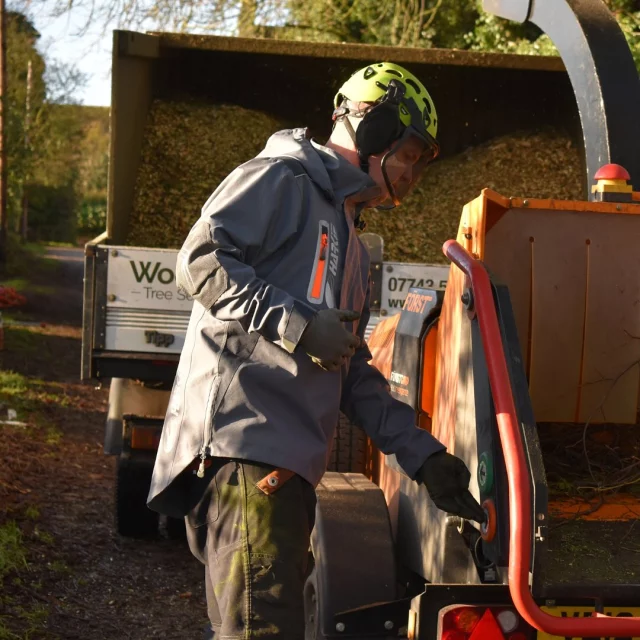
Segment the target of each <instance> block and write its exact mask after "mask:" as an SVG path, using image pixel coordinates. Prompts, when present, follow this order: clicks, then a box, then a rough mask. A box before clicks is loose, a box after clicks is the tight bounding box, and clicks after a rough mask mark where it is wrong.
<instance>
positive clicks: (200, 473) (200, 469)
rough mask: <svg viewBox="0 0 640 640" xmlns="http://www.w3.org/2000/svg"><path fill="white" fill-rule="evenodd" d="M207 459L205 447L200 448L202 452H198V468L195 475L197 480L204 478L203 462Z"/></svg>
mask: <svg viewBox="0 0 640 640" xmlns="http://www.w3.org/2000/svg"><path fill="white" fill-rule="evenodd" d="M206 459H207V450H206V448H205V447H202V451H201V452H200V466H199V467H198V473H197V474H196V475H197V476H198V478H204V461H205V460H206Z"/></svg>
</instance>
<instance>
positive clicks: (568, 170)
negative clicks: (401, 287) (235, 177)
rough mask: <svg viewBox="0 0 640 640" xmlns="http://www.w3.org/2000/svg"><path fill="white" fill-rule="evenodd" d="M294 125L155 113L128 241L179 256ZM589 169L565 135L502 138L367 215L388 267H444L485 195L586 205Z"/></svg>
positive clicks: (253, 114)
mask: <svg viewBox="0 0 640 640" xmlns="http://www.w3.org/2000/svg"><path fill="white" fill-rule="evenodd" d="M288 126H290V125H289V124H287V123H285V122H282V121H280V120H278V119H276V118H274V117H272V116H269V115H267V114H265V113H262V112H260V111H254V110H250V109H245V108H242V107H238V106H235V105H212V104H205V103H193V102H186V101H185V102H165V101H160V100H156V101H155V102H154V104H153V105H152V107H151V109H150V112H149V117H148V122H147V126H146V130H145V136H144V142H143V147H142V159H141V164H140V169H139V171H138V176H137V180H136V188H135V197H134V205H133V211H132V215H131V219H130V227H129V235H128V240H127V243H128V244H130V245H138V246H148V247H165V248H179V247H180V246H181V245H182V242H183V241H184V239H185V237H186V235H187V233H188V232H189V229H190V228H191V226H192V225H193V224H194V222H195V221H196V220H197V219H198V217H199V215H200V210H201V208H202V206H203V205H204V203H205V202H206V200H207V198H208V197H209V196H210V195H211V193H212V192H213V191H214V190H215V188H216V187H217V186H218V184H220V182H221V181H222V180H223V179H224V178H225V177H226V176H227V175H228V174H229V173H231V171H233V169H235V167H237V166H238V165H240V164H242V163H243V162H246V161H247V160H250V159H251V158H253V157H254V156H255V155H256V154H258V153H259V152H260V151H261V150H262V149H263V147H264V145H265V143H266V142H267V140H268V139H269V137H270V136H271V135H272V134H273V133H275V132H276V131H279V130H281V129H284V128H287V127H288ZM582 171H583V169H582V162H581V159H580V153H579V150H578V149H577V147H576V146H575V144H572V143H571V140H570V138H569V136H568V134H566V133H564V132H560V131H556V130H546V131H544V132H535V133H527V132H522V133H518V134H516V135H510V136H504V137H500V138H496V139H494V140H492V141H490V142H488V143H485V144H483V145H479V146H477V147H474V148H472V149H469V150H467V151H465V152H463V153H460V154H458V155H456V156H453V157H449V158H445V159H443V160H440V161H438V162H436V163H435V164H434V165H433V166H431V167H429V168H428V169H427V171H426V172H425V175H424V176H423V178H422V179H421V181H420V183H419V184H418V185H417V187H416V189H415V191H414V192H413V193H412V194H411V196H410V197H409V198H407V200H406V201H405V202H404V203H403V205H402V207H400V208H399V209H397V210H396V211H375V210H370V211H367V212H366V213H365V216H364V217H365V219H366V221H367V231H370V232H373V233H379V234H380V235H382V236H383V238H384V240H385V257H386V259H387V260H397V261H402V262H441V263H442V262H444V257H443V255H442V250H441V247H442V244H443V242H444V241H445V240H447V239H448V238H453V237H455V234H456V230H457V227H458V221H459V219H460V214H461V212H462V207H463V206H464V205H465V204H466V203H467V202H468V201H470V200H472V199H473V198H475V197H476V196H477V195H478V194H479V193H480V191H481V189H483V188H485V187H491V188H492V189H495V190H496V191H498V192H499V193H501V194H502V195H505V196H528V197H531V198H536V197H539V198H549V197H556V198H562V199H580V198H581V197H582V175H583V174H582Z"/></svg>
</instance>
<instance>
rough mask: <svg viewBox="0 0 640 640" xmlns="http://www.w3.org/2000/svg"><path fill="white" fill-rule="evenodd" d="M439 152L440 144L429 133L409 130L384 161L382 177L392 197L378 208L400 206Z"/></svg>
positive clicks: (386, 155)
mask: <svg viewBox="0 0 640 640" xmlns="http://www.w3.org/2000/svg"><path fill="white" fill-rule="evenodd" d="M439 151H440V148H439V146H438V143H437V142H436V141H435V139H434V138H432V137H431V136H430V135H429V134H428V133H427V134H426V135H424V134H423V133H418V132H417V131H416V130H415V129H413V127H408V128H407V129H406V130H405V132H404V134H403V135H402V136H401V137H400V138H399V139H398V140H397V141H396V143H395V144H394V145H393V146H392V147H391V149H389V151H387V153H385V155H384V156H383V158H382V163H381V169H382V176H383V178H384V181H385V184H386V187H387V190H388V192H389V197H388V201H385V202H383V203H382V204H380V205H378V206H377V208H378V209H393V208H394V207H397V206H398V205H399V204H400V202H401V201H402V199H403V198H404V197H405V196H406V195H407V194H408V193H409V191H411V189H412V188H413V186H414V185H415V184H416V182H417V181H418V180H419V179H420V176H421V175H422V173H423V171H424V169H425V167H426V166H427V165H428V164H429V163H430V162H433V161H434V160H435V159H436V157H437V156H438V153H439Z"/></svg>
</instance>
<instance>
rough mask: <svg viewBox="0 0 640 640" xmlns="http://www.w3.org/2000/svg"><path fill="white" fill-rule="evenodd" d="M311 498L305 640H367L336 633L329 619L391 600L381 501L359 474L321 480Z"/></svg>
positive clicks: (389, 543) (387, 528) (391, 557)
mask: <svg viewBox="0 0 640 640" xmlns="http://www.w3.org/2000/svg"><path fill="white" fill-rule="evenodd" d="M316 492H317V496H318V503H317V507H316V525H315V528H314V531H313V534H312V537H311V545H312V549H313V555H314V560H315V569H314V572H313V575H312V576H311V577H310V579H309V581H308V582H307V588H306V589H305V595H306V597H305V609H306V610H305V616H306V621H307V632H306V634H305V637H306V638H317V639H320V638H330V637H342V636H344V635H345V634H346V635H349V636H350V637H362V638H364V637H370V634H366V635H360V634H359V633H358V629H347V628H342V627H343V626H344V624H343V623H339V622H337V621H336V618H335V616H336V615H337V614H339V613H341V612H344V611H348V610H352V609H356V608H360V607H363V606H367V605H371V604H374V603H381V602H390V601H393V600H394V599H395V598H396V591H397V585H396V563H395V553H394V545H393V539H392V536H391V523H390V520H389V514H388V512H387V505H386V502H385V499H384V495H383V493H382V491H381V489H380V488H379V487H378V486H376V485H375V484H373V483H372V482H371V481H369V480H368V479H367V478H365V477H364V476H363V475H361V474H357V473H335V472H327V473H326V474H325V476H324V478H323V479H322V482H321V483H320V485H319V486H318V488H317V490H316ZM337 625H340V629H337V628H336V627H337ZM385 631H386V629H385V628H384V626H382V627H381V628H380V630H379V632H380V633H381V635H383V636H384V635H385ZM387 632H388V631H387ZM375 635H376V636H377V635H378V633H376V634H375ZM390 635H395V634H394V633H391V634H390Z"/></svg>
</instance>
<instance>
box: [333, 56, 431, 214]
mask: <svg viewBox="0 0 640 640" xmlns="http://www.w3.org/2000/svg"><path fill="white" fill-rule="evenodd" d="M350 103H351V106H350ZM354 103H367V104H368V105H370V106H368V107H367V108H366V109H361V110H354V108H353V106H352V105H353V104H354ZM345 116H356V117H360V118H362V121H361V122H360V123H359V125H358V127H357V129H356V130H354V129H353V127H352V125H351V123H350V122H349V119H348V118H346V117H345ZM333 119H334V121H336V120H341V121H343V122H344V124H345V125H346V128H347V130H348V131H349V134H350V135H351V138H352V140H353V142H354V144H355V146H356V149H357V151H358V156H359V158H360V167H361V168H362V169H363V171H367V172H368V170H369V156H372V155H378V154H381V153H383V152H386V156H385V158H384V159H383V174H384V177H385V180H386V181H387V185H388V186H389V191H390V194H391V196H392V198H393V200H394V202H395V203H396V204H398V198H396V197H395V194H394V193H393V188H392V187H391V185H390V184H389V180H388V179H387V175H386V172H385V171H384V165H385V164H386V162H385V160H386V159H388V156H389V155H390V152H389V150H392V151H391V153H392V152H393V149H394V148H396V147H397V146H398V145H399V144H400V143H401V141H402V140H404V139H405V138H406V137H407V136H410V135H412V136H417V137H418V138H419V139H421V140H422V141H423V142H424V143H425V151H424V155H423V158H422V160H421V162H420V167H419V171H417V172H416V174H415V175H416V178H417V176H418V175H419V173H420V171H421V170H422V169H423V168H424V167H425V166H426V165H427V164H428V163H429V162H431V161H432V160H434V159H435V158H436V156H437V155H438V153H439V150H440V149H439V145H438V142H437V140H436V136H437V133H438V115H437V112H436V107H435V104H434V102H433V99H432V98H431V95H430V94H429V92H428V91H427V89H426V87H425V86H424V85H423V84H422V82H420V80H418V78H417V77H416V76H415V75H413V74H412V73H411V72H410V71H408V70H407V69H405V68H404V67H401V66H400V65H397V64H394V63H392V62H378V63H375V64H371V65H369V66H367V67H364V68H363V69H360V70H358V71H356V72H355V73H354V74H353V75H352V76H351V77H350V78H349V79H348V80H347V81H346V82H345V83H344V84H343V85H342V87H340V89H339V90H338V92H337V93H336V96H335V98H334V112H333Z"/></svg>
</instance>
